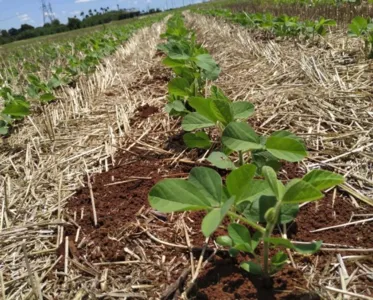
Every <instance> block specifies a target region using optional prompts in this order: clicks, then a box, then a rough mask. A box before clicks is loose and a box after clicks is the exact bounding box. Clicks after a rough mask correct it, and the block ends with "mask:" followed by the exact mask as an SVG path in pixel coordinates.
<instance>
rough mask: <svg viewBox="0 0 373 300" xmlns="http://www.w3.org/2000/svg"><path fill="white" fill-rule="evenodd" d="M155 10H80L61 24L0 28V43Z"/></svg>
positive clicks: (116, 19) (128, 17)
mask: <svg viewBox="0 0 373 300" xmlns="http://www.w3.org/2000/svg"><path fill="white" fill-rule="evenodd" d="M157 12H161V10H160V9H159V8H156V9H154V8H152V9H150V10H149V11H147V12H145V11H139V10H125V9H118V10H109V7H101V8H100V10H97V9H93V10H92V9H90V10H88V12H87V13H84V12H81V13H80V16H79V17H80V18H79V17H78V16H74V17H72V18H68V20H67V24H62V23H61V22H60V21H59V20H58V19H55V20H53V21H52V22H50V23H46V24H44V26H41V27H34V26H32V25H29V24H22V25H21V27H20V28H19V29H16V28H10V29H9V30H1V31H0V34H1V35H0V45H3V44H7V43H11V42H14V41H19V40H25V39H30V38H35V37H39V36H45V35H50V34H55V33H61V32H66V31H70V30H75V29H80V28H86V27H91V26H96V25H100V24H105V23H109V22H112V21H118V20H124V19H130V18H134V17H138V16H140V15H146V14H153V13H157Z"/></svg>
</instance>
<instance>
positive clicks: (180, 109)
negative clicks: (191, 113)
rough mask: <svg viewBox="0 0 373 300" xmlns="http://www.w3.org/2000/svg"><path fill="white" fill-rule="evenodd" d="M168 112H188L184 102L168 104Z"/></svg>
mask: <svg viewBox="0 0 373 300" xmlns="http://www.w3.org/2000/svg"><path fill="white" fill-rule="evenodd" d="M167 110H168V111H171V110H175V111H177V112H183V111H186V110H187V109H186V108H185V106H184V103H183V102H182V101H180V100H176V101H173V102H170V103H167Z"/></svg>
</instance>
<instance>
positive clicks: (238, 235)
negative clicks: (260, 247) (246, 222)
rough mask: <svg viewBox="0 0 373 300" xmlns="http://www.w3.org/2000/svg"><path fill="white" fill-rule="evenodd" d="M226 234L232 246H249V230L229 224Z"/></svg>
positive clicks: (238, 225)
mask: <svg viewBox="0 0 373 300" xmlns="http://www.w3.org/2000/svg"><path fill="white" fill-rule="evenodd" d="M228 234H229V236H230V238H231V239H232V241H233V244H234V245H242V244H249V245H251V236H250V232H249V230H248V229H247V228H246V227H245V226H243V225H240V224H237V223H231V224H229V226H228Z"/></svg>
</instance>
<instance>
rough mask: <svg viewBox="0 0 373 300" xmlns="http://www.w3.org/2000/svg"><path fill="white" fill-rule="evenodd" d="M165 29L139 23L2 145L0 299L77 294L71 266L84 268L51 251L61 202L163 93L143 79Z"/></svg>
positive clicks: (60, 236)
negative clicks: (137, 89) (139, 89)
mask: <svg viewBox="0 0 373 300" xmlns="http://www.w3.org/2000/svg"><path fill="white" fill-rule="evenodd" d="M163 28H164V25H163V24H155V25H153V26H152V27H151V28H145V29H142V30H140V31H139V32H138V33H136V34H135V35H134V36H133V37H132V38H131V39H130V40H129V41H128V42H127V43H126V44H125V45H124V46H123V47H121V48H120V49H119V50H118V51H117V52H116V54H115V55H113V56H112V57H109V58H107V59H105V60H104V61H103V63H102V64H101V65H100V66H99V67H98V70H97V71H96V72H95V74H93V76H91V77H89V78H82V79H80V81H79V82H78V83H77V86H76V87H75V88H68V87H67V88H64V89H63V91H61V93H60V95H59V99H60V101H58V102H56V103H55V104H53V105H50V106H48V107H46V108H45V111H43V112H42V113H41V114H40V115H39V116H35V117H29V119H28V120H26V121H25V123H24V124H22V127H21V128H19V131H18V132H17V133H14V134H13V135H12V136H11V137H10V138H9V139H7V140H5V142H4V143H3V144H2V145H1V147H0V148H1V149H0V199H1V204H0V206H1V215H0V237H1V238H0V261H1V268H0V275H1V276H0V281H1V282H0V283H1V286H2V287H3V288H1V290H2V296H3V297H6V299H27V298H30V297H31V298H32V297H34V299H42V297H45V298H46V299H75V298H74V297H75V295H76V294H77V292H78V290H79V289H80V287H81V286H83V285H85V284H86V282H85V279H84V278H83V277H82V276H81V275H78V273H77V271H76V270H74V267H73V266H75V268H78V269H80V270H82V269H83V270H85V269H89V267H87V266H83V265H77V266H76V265H74V262H71V261H70V260H69V259H68V257H64V256H60V257H58V256H56V251H57V250H58V249H60V244H61V243H62V242H64V241H65V238H64V237H65V236H66V234H65V232H64V231H65V230H66V227H65V225H66V224H68V223H67V222H72V223H73V221H71V220H70V219H69V217H68V216H66V215H65V213H64V211H63V207H64V206H65V204H66V202H67V199H68V198H70V197H71V196H72V195H73V194H74V193H75V191H76V189H77V188H79V187H82V186H84V184H83V180H84V177H85V175H86V174H91V173H96V172H101V171H102V170H105V169H106V170H108V168H109V167H110V164H111V163H114V162H115V160H114V158H113V157H114V153H115V152H116V151H117V150H118V149H119V148H120V147H121V140H120V139H121V138H122V137H127V138H128V137H131V136H132V133H131V124H130V122H129V120H130V118H131V117H132V115H134V113H135V111H136V109H137V107H139V106H141V105H144V104H151V101H157V100H159V99H157V97H161V98H163V97H164V91H162V94H160V93H157V89H156V88H154V89H153V88H152V87H151V86H150V85H149V86H148V85H147V83H146V80H147V78H148V80H149V76H150V75H149V70H150V69H151V68H153V66H154V65H157V64H159V58H154V55H155V53H156V45H157V43H158V42H159V35H160V33H161V32H162V31H163ZM136 82H140V83H139V84H144V89H146V90H147V93H146V97H145V94H144V93H143V94H134V93H132V92H131V91H130V90H129V89H130V87H131V86H133V85H135V84H137V83H136ZM66 249H67V248H66ZM61 264H62V265H63V266H64V267H63V269H62V270H60V272H58V273H56V271H55V269H56V266H59V265H61ZM97 280H99V279H98V278H97ZM87 284H88V283H87ZM89 284H92V282H90V283H89ZM89 284H88V285H87V290H88V291H89V289H90V286H89ZM78 294H79V293H78ZM77 297H78V296H77ZM76 299H80V298H79V297H78V298H76Z"/></svg>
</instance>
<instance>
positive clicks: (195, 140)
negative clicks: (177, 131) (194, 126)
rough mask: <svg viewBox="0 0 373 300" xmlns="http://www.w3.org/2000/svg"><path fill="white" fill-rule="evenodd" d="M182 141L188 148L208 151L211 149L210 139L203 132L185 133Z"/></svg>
mask: <svg viewBox="0 0 373 300" xmlns="http://www.w3.org/2000/svg"><path fill="white" fill-rule="evenodd" d="M183 140H184V143H185V144H186V145H187V146H188V148H200V149H208V148H210V147H211V141H210V138H209V136H208V135H207V134H206V133H205V132H203V131H198V132H196V133H186V134H184V136H183Z"/></svg>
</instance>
